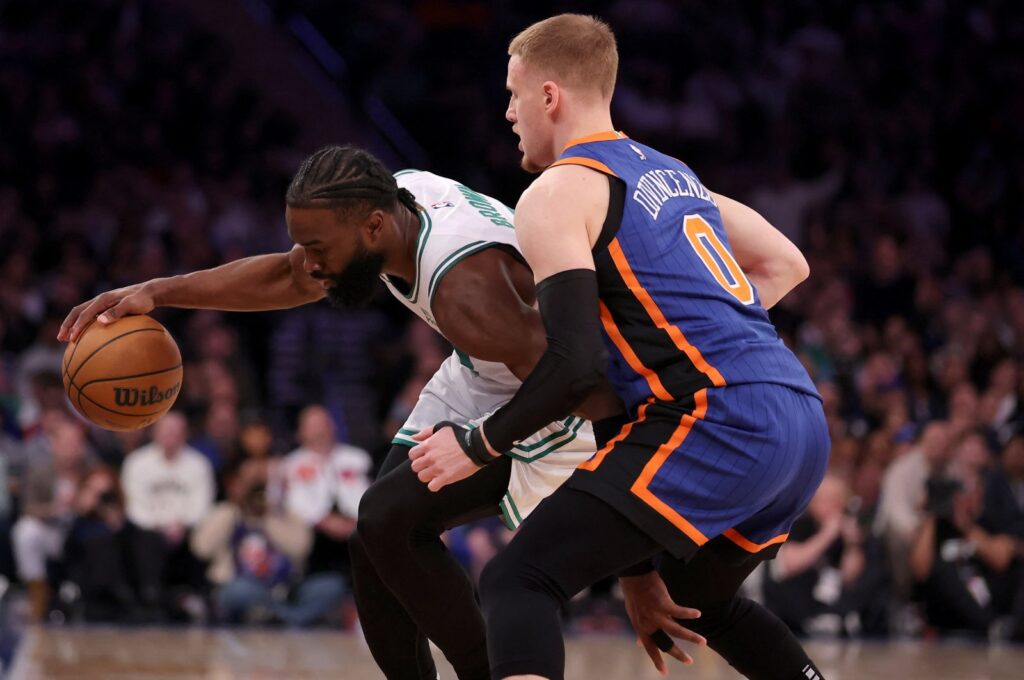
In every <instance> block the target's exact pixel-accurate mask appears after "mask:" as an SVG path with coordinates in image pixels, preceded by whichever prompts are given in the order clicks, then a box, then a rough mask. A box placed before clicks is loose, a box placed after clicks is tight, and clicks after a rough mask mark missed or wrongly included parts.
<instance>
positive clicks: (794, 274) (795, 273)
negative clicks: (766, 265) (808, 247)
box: [785, 246, 811, 290]
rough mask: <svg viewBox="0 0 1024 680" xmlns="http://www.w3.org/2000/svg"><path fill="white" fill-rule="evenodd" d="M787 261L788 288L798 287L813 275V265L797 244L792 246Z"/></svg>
mask: <svg viewBox="0 0 1024 680" xmlns="http://www.w3.org/2000/svg"><path fill="white" fill-rule="evenodd" d="M785 262H786V264H785V268H786V279H787V281H788V283H789V288H788V290H792V289H794V288H796V287H797V286H799V285H800V284H801V283H803V282H804V281H806V280H807V277H809V276H810V275H811V266H810V265H809V264H808V263H807V258H806V257H804V254H803V253H801V252H800V249H799V248H797V247H796V246H791V248H790V251H789V254H788V256H787V257H786V260H785Z"/></svg>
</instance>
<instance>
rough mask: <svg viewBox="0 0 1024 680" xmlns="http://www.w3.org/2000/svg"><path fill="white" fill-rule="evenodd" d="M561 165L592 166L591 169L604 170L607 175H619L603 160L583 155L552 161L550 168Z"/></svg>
mask: <svg viewBox="0 0 1024 680" xmlns="http://www.w3.org/2000/svg"><path fill="white" fill-rule="evenodd" d="M559 165H585V166H586V167H588V168H590V169H591V170H597V171H598V172H603V173H605V174H606V175H611V176H612V177H618V175H616V174H615V171H614V170H612V169H611V168H609V167H608V166H607V165H605V164H604V163H602V162H601V161H595V160H594V159H593V158H583V157H582V156H570V157H568V158H563V159H562V160H560V161H555V162H554V163H552V164H551V165H549V166H548V167H549V168H555V167H558V166H559Z"/></svg>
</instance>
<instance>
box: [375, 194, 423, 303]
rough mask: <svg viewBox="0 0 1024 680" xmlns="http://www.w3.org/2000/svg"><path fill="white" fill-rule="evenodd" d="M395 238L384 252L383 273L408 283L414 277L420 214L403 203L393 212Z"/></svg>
mask: <svg viewBox="0 0 1024 680" xmlns="http://www.w3.org/2000/svg"><path fill="white" fill-rule="evenodd" d="M394 231H395V238H394V241H393V243H392V244H391V245H390V246H389V247H388V248H387V249H386V250H385V253H384V270H383V271H384V273H385V274H387V275H388V276H394V277H397V278H399V279H402V280H403V281H407V282H409V283H410V284H411V283H412V282H413V280H414V279H415V278H416V243H417V239H418V238H419V234H420V216H419V215H417V214H416V213H414V212H412V211H411V210H409V209H408V208H406V207H405V206H404V205H403V206H399V207H398V209H397V210H396V211H395V214H394Z"/></svg>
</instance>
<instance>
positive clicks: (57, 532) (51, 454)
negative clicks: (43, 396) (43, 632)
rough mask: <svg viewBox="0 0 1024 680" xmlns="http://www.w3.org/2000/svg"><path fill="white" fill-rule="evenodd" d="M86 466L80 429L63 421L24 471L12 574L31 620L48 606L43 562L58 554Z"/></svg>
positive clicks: (86, 459) (15, 530)
mask: <svg viewBox="0 0 1024 680" xmlns="http://www.w3.org/2000/svg"><path fill="white" fill-rule="evenodd" d="M89 464H90V456H89V451H88V447H87V445H86V441H85V435H84V433H83V432H82V429H81V428H80V427H79V426H78V425H76V424H74V423H72V422H70V421H67V420H64V421H62V422H61V423H59V424H56V425H54V426H53V427H52V429H50V430H49V431H48V432H47V434H46V449H45V454H44V455H37V456H34V457H33V460H31V462H30V463H29V468H28V470H27V472H26V474H25V481H24V488H23V489H22V497H21V501H22V508H21V517H20V518H19V519H18V521H17V522H16V523H15V525H14V530H13V534H12V539H13V547H14V558H15V562H16V564H17V571H18V578H20V579H21V581H22V582H23V583H24V584H25V586H26V587H27V588H28V593H29V605H30V607H29V609H30V611H29V616H30V619H31V620H32V621H37V622H38V621H42V620H43V618H44V617H45V615H46V613H47V610H48V608H49V605H50V585H49V582H48V580H47V562H48V561H49V560H58V559H59V558H60V557H61V556H62V550H63V547H64V538H65V536H66V534H67V530H68V528H69V527H70V525H71V522H72V520H73V517H74V515H73V510H74V500H75V495H76V494H77V492H78V486H79V484H80V482H81V480H82V479H83V478H84V477H85V475H86V473H87V470H88V466H89Z"/></svg>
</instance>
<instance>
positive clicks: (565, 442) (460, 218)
mask: <svg viewBox="0 0 1024 680" xmlns="http://www.w3.org/2000/svg"><path fill="white" fill-rule="evenodd" d="M395 179H396V180H397V181H398V185H399V186H400V187H404V188H406V189H408V190H409V191H410V192H412V194H413V196H415V197H416V201H417V203H419V205H420V207H421V210H420V213H419V216H420V233H419V240H418V242H417V247H416V280H415V281H413V282H412V288H411V289H410V290H406V289H405V287H404V286H401V287H398V286H396V285H395V284H394V283H393V282H392V281H390V280H389V279H388V277H387V276H382V277H381V278H383V279H384V283H385V284H387V287H388V289H389V290H390V291H391V293H392V294H393V295H394V296H395V298H397V299H398V300H399V301H400V302H401V303H402V304H404V305H405V306H406V307H408V308H409V309H411V310H412V311H413V312H414V313H415V314H416V315H417V316H418V317H420V318H421V319H423V320H424V321H426V322H427V323H428V324H430V326H431V327H432V328H433V329H434V330H436V331H438V332H439V333H440V329H438V327H437V323H436V322H435V321H434V314H433V312H432V311H431V302H432V300H433V298H434V294H435V292H436V291H437V287H438V285H439V284H440V283H441V279H443V278H444V275H445V274H447V273H448V272H449V271H450V270H451V269H452V267H454V266H455V265H456V264H458V263H459V262H461V261H462V260H463V259H465V258H467V257H469V256H470V255H472V254H474V253H477V252H480V251H481V250H483V249H485V248H493V247H496V246H505V247H509V248H512V249H514V250H515V251H516V252H518V251H519V244H518V242H517V241H516V232H515V228H514V227H513V225H512V210H511V209H509V208H508V207H507V206H505V205H502V203H501V202H500V201H498V200H496V199H493V198H490V197H489V196H484V195H483V194H479V193H477V192H475V191H473V190H472V189H469V188H468V187H466V186H464V185H462V184H459V183H458V182H456V181H454V180H450V179H447V178H444V177H439V176H438V175H435V174H432V173H429V172H422V171H420V170H402V171H400V172H397V173H395ZM507 332H509V333H517V332H519V330H518V329H516V328H509V329H507ZM520 384H521V382H520V380H519V379H518V378H516V377H515V376H514V375H513V374H512V372H511V371H509V370H508V368H507V367H506V366H505V365H504V364H501V363H496V362H493V361H482V360H480V359H477V358H475V357H471V356H469V355H467V354H465V353H464V352H461V351H459V349H458V348H456V350H455V352H453V353H452V355H451V356H450V357H448V359H447V360H445V362H444V363H443V364H441V367H440V368H439V369H438V370H437V373H435V374H434V376H433V377H432V378H431V379H430V382H428V383H427V386H426V387H425V388H424V389H423V391H422V392H421V393H420V397H419V400H418V401H417V402H416V406H415V408H413V410H412V414H410V416H409V418H408V419H407V420H406V422H405V425H404V426H403V427H402V428H401V429H400V430H399V431H398V434H396V435H395V438H394V440H393V441H394V443H396V444H405V445H408V446H415V445H416V442H415V441H413V439H412V435H414V434H415V433H417V432H419V431H420V430H422V429H424V428H427V427H430V426H431V425H433V424H435V423H437V422H438V421H441V420H450V421H452V422H455V423H459V424H464V425H467V426H469V427H475V426H476V425H477V424H478V423H480V422H481V421H483V420H485V419H486V418H487V416H489V415H490V414H491V413H493V412H494V411H495V410H497V409H498V408H500V407H501V406H503V405H505V404H506V403H507V402H508V401H509V400H510V399H511V398H512V396H513V395H514V394H515V393H516V391H517V390H518V389H519V386H520ZM506 453H507V455H508V456H510V457H511V458H512V459H513V460H512V475H511V477H510V479H509V485H508V493H506V494H505V496H504V498H502V499H501V502H500V503H499V507H500V508H501V513H502V516H503V519H504V520H505V524H506V525H508V527H509V528H511V529H514V528H516V527H517V526H519V524H520V523H521V522H522V521H523V520H524V519H525V518H526V516H527V515H529V514H530V512H532V511H533V509H534V508H536V507H537V504H538V503H540V502H541V501H542V500H544V498H546V497H547V496H549V495H550V494H551V493H552V492H553V491H554V490H555V489H557V488H558V487H559V486H560V485H561V484H562V482H564V481H565V480H566V479H567V478H568V477H569V475H570V474H572V472H573V470H575V469H576V466H577V465H579V464H580V463H582V462H583V461H585V460H587V459H588V458H590V457H591V456H592V455H593V453H594V433H593V431H592V430H591V427H590V423H589V422H587V421H585V420H583V419H582V418H578V417H576V416H569V417H568V418H566V419H565V420H561V421H558V422H554V423H551V424H550V425H548V426H547V427H545V428H544V429H543V430H541V431H540V432H537V433H535V434H534V435H532V436H531V437H528V438H526V439H523V440H522V441H520V442H519V443H518V444H516V446H515V447H514V448H513V449H512V450H511V451H508V452H506Z"/></svg>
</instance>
